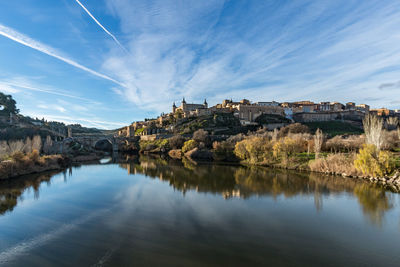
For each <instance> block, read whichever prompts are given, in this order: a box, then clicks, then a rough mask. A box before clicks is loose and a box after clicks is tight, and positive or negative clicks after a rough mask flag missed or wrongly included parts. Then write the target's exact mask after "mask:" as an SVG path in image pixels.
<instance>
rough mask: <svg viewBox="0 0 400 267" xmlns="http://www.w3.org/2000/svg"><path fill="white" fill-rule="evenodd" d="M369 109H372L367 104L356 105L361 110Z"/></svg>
mask: <svg viewBox="0 0 400 267" xmlns="http://www.w3.org/2000/svg"><path fill="white" fill-rule="evenodd" d="M369 109H370V107H369V106H368V105H367V104H360V105H356V110H358V111H361V112H365V113H368V112H369Z"/></svg>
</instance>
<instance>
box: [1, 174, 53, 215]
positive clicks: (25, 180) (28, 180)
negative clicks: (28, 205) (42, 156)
mask: <svg viewBox="0 0 400 267" xmlns="http://www.w3.org/2000/svg"><path fill="white" fill-rule="evenodd" d="M56 173H58V172H46V173H44V174H38V175H29V176H25V177H21V178H17V179H11V180H6V181H1V182H0V215H1V214H4V213H6V212H7V211H12V210H13V209H14V207H15V206H16V205H17V204H18V201H19V200H21V197H22V194H23V193H24V192H25V190H27V189H33V191H34V197H35V199H37V198H39V188H40V184H41V183H43V182H45V183H47V184H48V183H50V179H51V177H52V176H53V175H54V174H56Z"/></svg>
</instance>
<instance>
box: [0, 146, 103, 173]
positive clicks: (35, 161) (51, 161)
mask: <svg viewBox="0 0 400 267" xmlns="http://www.w3.org/2000/svg"><path fill="white" fill-rule="evenodd" d="M102 157H103V155H101V154H98V153H90V154H86V155H78V156H70V155H44V156H40V155H39V153H37V152H32V153H29V154H22V153H17V154H14V155H13V156H12V157H10V158H9V159H7V160H3V161H1V162H0V180H5V179H12V178H16V177H19V176H22V175H28V174H35V173H41V172H45V171H52V170H62V169H65V168H66V167H68V166H69V165H72V164H77V163H83V162H89V161H94V160H99V159H101V158H102Z"/></svg>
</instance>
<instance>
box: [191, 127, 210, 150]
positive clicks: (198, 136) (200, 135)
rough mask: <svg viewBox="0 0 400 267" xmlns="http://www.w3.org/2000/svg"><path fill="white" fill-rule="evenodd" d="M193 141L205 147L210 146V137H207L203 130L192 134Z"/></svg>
mask: <svg viewBox="0 0 400 267" xmlns="http://www.w3.org/2000/svg"><path fill="white" fill-rule="evenodd" d="M193 140H195V141H196V142H197V143H199V144H200V143H203V144H204V145H205V146H209V145H210V137H209V136H208V132H207V131H204V130H203V129H199V130H197V131H195V132H194V133H193Z"/></svg>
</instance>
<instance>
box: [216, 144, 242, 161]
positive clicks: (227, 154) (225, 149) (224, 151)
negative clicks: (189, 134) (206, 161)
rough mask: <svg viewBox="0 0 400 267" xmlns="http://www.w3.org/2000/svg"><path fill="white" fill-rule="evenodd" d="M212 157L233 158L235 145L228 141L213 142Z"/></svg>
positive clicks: (220, 158)
mask: <svg viewBox="0 0 400 267" xmlns="http://www.w3.org/2000/svg"><path fill="white" fill-rule="evenodd" d="M213 149H214V151H213V152H214V158H215V159H216V160H229V161H231V160H235V159H236V157H235V154H234V153H233V151H234V149H235V145H234V144H232V143H231V142H228V141H222V142H214V143H213Z"/></svg>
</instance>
